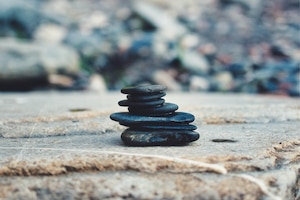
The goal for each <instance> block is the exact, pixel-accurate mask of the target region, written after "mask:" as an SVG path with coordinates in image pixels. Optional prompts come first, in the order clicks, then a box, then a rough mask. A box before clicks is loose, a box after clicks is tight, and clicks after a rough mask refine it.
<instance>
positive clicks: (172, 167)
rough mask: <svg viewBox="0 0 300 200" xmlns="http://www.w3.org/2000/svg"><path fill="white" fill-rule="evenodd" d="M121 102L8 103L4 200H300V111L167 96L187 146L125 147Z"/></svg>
mask: <svg viewBox="0 0 300 200" xmlns="http://www.w3.org/2000/svg"><path fill="white" fill-rule="evenodd" d="M122 97H123V98H124V95H122V94H119V93H107V94H101V95H99V94H92V93H51V92H46V93H26V94H22V93H11V94H9V93H2V94H0V113H1V115H0V135H1V137H0V199H17V198H27V199H43V198H45V199H46V198H52V199H66V198H70V199H74V198H78V199H88V198H93V199H122V198H129V199H226V198H227V199H299V197H300V189H299V184H300V183H299V182H300V180H299V169H300V153H299V152H300V135H299V127H300V102H299V99H290V98H283V97H274V96H250V95H224V94H201V93H194V94H193V93H185V94H182V93H170V94H169V93H168V96H167V97H166V101H169V102H174V103H176V104H178V105H179V108H180V110H179V111H180V112H190V113H192V114H193V115H195V117H196V120H195V121H194V123H193V124H194V125H196V126H197V127H198V129H197V130H196V131H197V132H199V133H200V134H201V138H200V139H199V140H198V141H196V142H194V143H192V144H190V145H188V146H179V147H178V146H177V147H176V146H175V147H147V148H145V147H127V146H125V145H124V144H123V143H122V141H121V139H120V135H121V133H122V131H123V130H124V129H125V128H126V127H122V126H120V125H118V123H116V122H114V121H112V120H110V119H109V115H110V114H111V113H113V112H122V111H125V110H126V108H123V107H119V106H118V101H119V99H122Z"/></svg>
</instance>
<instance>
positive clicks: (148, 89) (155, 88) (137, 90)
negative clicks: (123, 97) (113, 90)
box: [121, 85, 167, 94]
mask: <svg viewBox="0 0 300 200" xmlns="http://www.w3.org/2000/svg"><path fill="white" fill-rule="evenodd" d="M166 89H167V87H166V86H163V85H142V86H135V87H126V88H123V89H122V90H121V92H122V93H124V94H153V93H158V92H162V91H164V90H166Z"/></svg>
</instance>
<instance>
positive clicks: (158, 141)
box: [121, 128, 200, 146]
mask: <svg viewBox="0 0 300 200" xmlns="http://www.w3.org/2000/svg"><path fill="white" fill-rule="evenodd" d="M199 138H200V135H199V133H197V132H195V131H186V130H177V131H174V130H171V131H168V130H132V129H131V128H129V129H126V130H125V131H124V132H123V133H122V135H121V139H122V140H123V142H124V143H125V144H126V145H129V146H176V145H184V144H187V143H190V142H194V141H196V140H198V139H199Z"/></svg>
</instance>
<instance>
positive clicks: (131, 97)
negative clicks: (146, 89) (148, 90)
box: [127, 92, 166, 102]
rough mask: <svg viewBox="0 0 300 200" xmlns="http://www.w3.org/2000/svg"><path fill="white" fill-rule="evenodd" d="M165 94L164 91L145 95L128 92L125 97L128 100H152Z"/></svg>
mask: <svg viewBox="0 0 300 200" xmlns="http://www.w3.org/2000/svg"><path fill="white" fill-rule="evenodd" d="M164 96H166V93H165V92H159V93H153V94H147V95H144V94H142V95H141V94H129V95H127V99H128V100H129V101H134V102H135V101H139V102H141V101H152V100H154V99H160V98H161V97H164Z"/></svg>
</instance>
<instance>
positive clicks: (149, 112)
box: [128, 103, 178, 116]
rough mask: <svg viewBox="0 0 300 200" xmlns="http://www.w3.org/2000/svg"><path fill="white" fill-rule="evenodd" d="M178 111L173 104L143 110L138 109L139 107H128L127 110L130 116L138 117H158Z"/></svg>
mask: <svg viewBox="0 0 300 200" xmlns="http://www.w3.org/2000/svg"><path fill="white" fill-rule="evenodd" d="M177 109H178V106H177V105H176V104H173V103H165V104H163V105H162V106H157V107H147V108H146V107H145V108H139V107H132V106H129V108H128V110H129V112H130V113H132V114H138V115H145V116H153V115H155V116H159V115H164V114H169V113H173V112H175V111H176V110H177Z"/></svg>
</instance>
